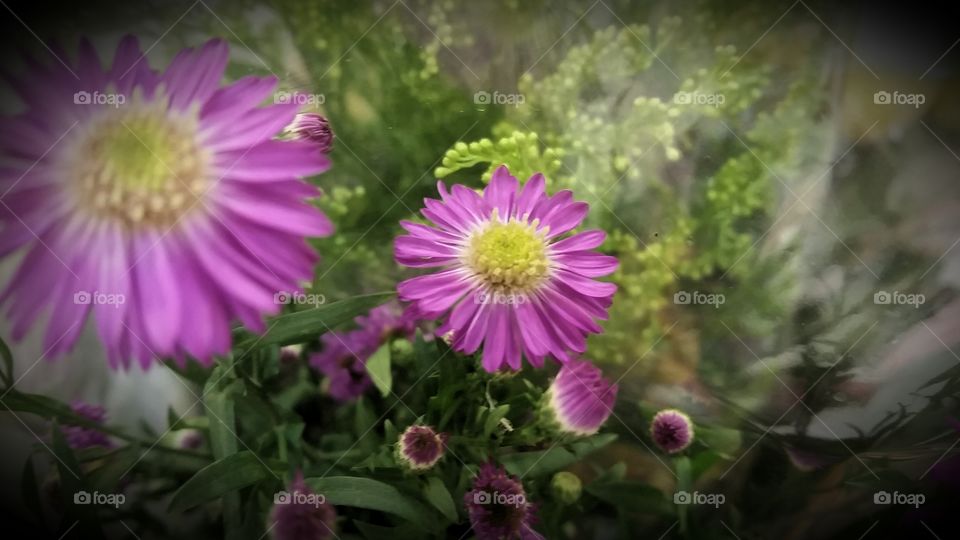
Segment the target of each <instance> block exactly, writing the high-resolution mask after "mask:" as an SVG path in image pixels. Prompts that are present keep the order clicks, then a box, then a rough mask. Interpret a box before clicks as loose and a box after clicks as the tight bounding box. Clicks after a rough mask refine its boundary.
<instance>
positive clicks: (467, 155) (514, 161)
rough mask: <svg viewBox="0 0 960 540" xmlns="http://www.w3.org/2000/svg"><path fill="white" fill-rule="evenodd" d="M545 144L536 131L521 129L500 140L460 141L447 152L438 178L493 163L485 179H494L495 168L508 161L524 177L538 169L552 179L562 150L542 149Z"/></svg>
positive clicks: (486, 172) (483, 177)
mask: <svg viewBox="0 0 960 540" xmlns="http://www.w3.org/2000/svg"><path fill="white" fill-rule="evenodd" d="M541 144H542V142H541V140H540V138H539V136H538V135H537V134H536V133H524V132H520V131H514V132H513V133H511V134H509V135H507V136H505V137H502V138H500V139H498V140H497V141H496V142H494V141H492V140H490V139H487V138H484V139H480V140H479V141H475V142H471V143H469V144H468V143H465V142H458V143H457V144H455V145H454V146H453V148H451V149H450V150H447V153H446V154H444V156H443V161H442V162H441V164H440V167H437V169H436V171H435V174H436V176H437V178H445V177H447V176H449V175H450V174H452V173H454V172H456V171H459V170H460V169H466V168H469V167H472V166H474V165H477V164H478V163H487V164H489V166H488V167H487V169H486V171H485V172H484V173H483V176H482V179H483V181H484V182H488V181H489V180H490V176H491V175H492V174H493V170H494V169H496V168H497V167H499V166H500V165H506V166H507V168H509V169H510V171H511V172H512V173H513V174H514V175H515V176H516V177H517V178H519V179H521V180H525V179H527V178H529V177H530V176H532V175H533V174H535V173H538V172H540V173H543V174H544V175H545V176H546V177H547V179H548V180H549V179H550V178H551V177H552V176H553V175H554V173H556V172H557V170H559V169H560V166H561V162H560V158H561V157H562V152H560V151H558V150H556V149H553V148H545V149H544V150H543V151H542V152H541V150H540V148H541Z"/></svg>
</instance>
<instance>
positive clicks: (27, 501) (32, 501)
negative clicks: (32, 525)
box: [20, 456, 46, 523]
mask: <svg viewBox="0 0 960 540" xmlns="http://www.w3.org/2000/svg"><path fill="white" fill-rule="evenodd" d="M20 500H22V501H23V505H24V506H26V507H27V510H29V511H30V512H31V513H32V514H33V515H34V516H35V517H36V518H37V522H38V523H45V522H46V519H45V518H44V515H43V505H42V504H41V503H40V488H39V484H38V483H37V473H36V471H35V470H34V468H33V456H28V457H27V462H26V463H25V464H24V465H23V474H22V475H21V476H20Z"/></svg>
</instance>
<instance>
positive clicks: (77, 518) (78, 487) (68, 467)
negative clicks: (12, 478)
mask: <svg viewBox="0 0 960 540" xmlns="http://www.w3.org/2000/svg"><path fill="white" fill-rule="evenodd" d="M52 431H53V441H52V445H51V446H52V447H53V448H52V451H53V455H54V457H55V458H56V461H57V470H58V472H59V473H60V475H59V476H60V494H61V495H62V496H63V498H64V501H63V503H64V509H65V513H66V517H67V519H66V521H69V522H70V523H76V524H77V526H76V529H77V532H78V533H79V536H80V538H103V527H102V526H101V525H100V519H99V517H98V516H97V508H96V506H95V505H92V504H78V502H80V501H79V499H80V498H82V497H84V494H89V489H87V485H86V480H85V479H84V477H83V469H81V468H80V463H79V462H78V461H77V458H76V456H75V455H74V453H73V450H71V449H70V446H69V445H67V441H66V439H65V438H64V436H63V432H62V431H61V429H60V425H59V424H57V423H56V422H54V423H53V430H52Z"/></svg>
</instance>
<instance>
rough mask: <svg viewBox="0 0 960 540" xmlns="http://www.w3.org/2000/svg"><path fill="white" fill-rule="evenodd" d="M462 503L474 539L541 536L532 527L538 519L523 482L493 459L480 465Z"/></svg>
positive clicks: (533, 539) (537, 539)
mask: <svg viewBox="0 0 960 540" xmlns="http://www.w3.org/2000/svg"><path fill="white" fill-rule="evenodd" d="M463 504H464V506H465V507H466V509H467V513H468V514H469V516H470V526H471V527H472V528H473V532H474V534H476V536H477V540H514V539H519V540H542V539H543V536H541V535H540V533H538V532H536V531H534V530H533V528H532V527H533V525H534V524H536V522H537V516H536V505H534V504H532V503H530V502H528V501H527V494H526V492H525V491H524V489H523V484H522V483H520V480H519V479H517V478H516V477H514V476H508V475H507V472H506V471H505V470H504V469H502V468H501V467H498V466H496V465H494V464H493V463H484V464H483V465H481V466H480V472H479V473H478V474H477V477H476V478H474V479H473V488H472V489H471V490H469V491H467V492H466V493H465V494H464V495H463Z"/></svg>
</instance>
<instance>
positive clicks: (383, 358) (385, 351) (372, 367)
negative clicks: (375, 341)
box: [366, 343, 393, 397]
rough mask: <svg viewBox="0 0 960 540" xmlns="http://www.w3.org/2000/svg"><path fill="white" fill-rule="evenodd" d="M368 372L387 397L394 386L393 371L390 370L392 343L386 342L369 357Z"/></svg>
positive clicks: (381, 392) (381, 393)
mask: <svg viewBox="0 0 960 540" xmlns="http://www.w3.org/2000/svg"><path fill="white" fill-rule="evenodd" d="M366 366H367V373H369V374H370V379H371V380H373V384H374V386H376V387H377V390H380V395H382V396H383V397H387V396H389V395H390V391H391V389H392V388H393V373H392V372H391V371H390V344H389V343H384V344H383V345H382V346H380V348H379V349H377V352H375V353H373V355H371V356H370V358H369V359H367V364H366Z"/></svg>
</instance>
